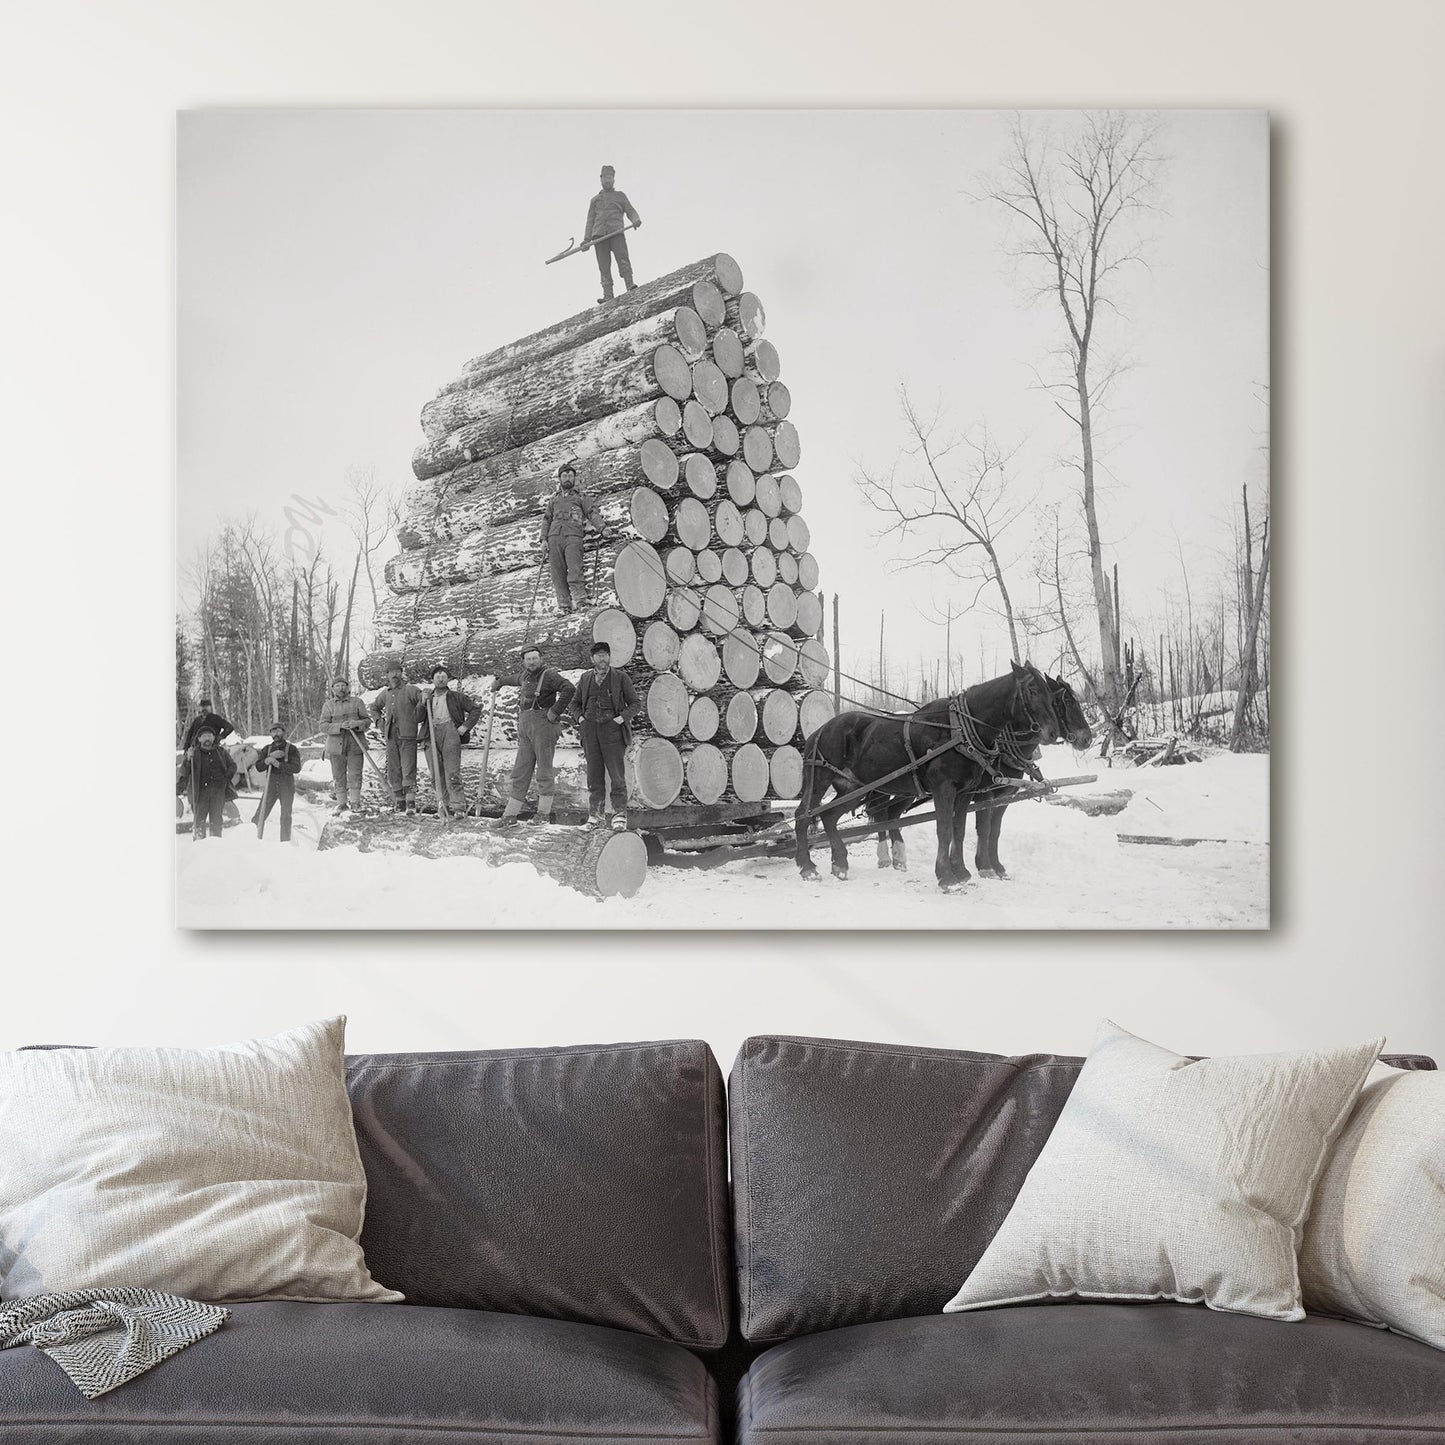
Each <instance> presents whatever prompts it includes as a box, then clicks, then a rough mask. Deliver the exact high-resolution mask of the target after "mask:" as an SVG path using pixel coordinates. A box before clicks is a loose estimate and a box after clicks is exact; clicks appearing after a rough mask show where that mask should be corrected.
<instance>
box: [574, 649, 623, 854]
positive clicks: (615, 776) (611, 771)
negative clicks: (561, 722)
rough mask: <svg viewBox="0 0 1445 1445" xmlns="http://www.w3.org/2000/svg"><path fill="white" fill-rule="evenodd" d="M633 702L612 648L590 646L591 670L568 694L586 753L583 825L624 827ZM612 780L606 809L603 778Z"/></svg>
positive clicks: (605, 790) (605, 788) (605, 786)
mask: <svg viewBox="0 0 1445 1445" xmlns="http://www.w3.org/2000/svg"><path fill="white" fill-rule="evenodd" d="M638 707H639V704H638V701H637V693H636V691H635V690H634V689H633V686H632V680H631V678H629V677H628V676H627V674H626V673H625V672H618V671H617V670H616V669H615V668H614V667H613V666H612V649H611V648H610V647H609V646H608V645H607V644H606V643H605V642H598V643H594V644H593V647H592V671H591V672H588V673H584V674H583V676H582V681H581V682H579V683H578V684H577V691H576V692H575V693H574V694H573V695H572V705H571V708H570V711H571V712H574V713H576V714H577V716H578V717H579V718H580V719H581V729H580V731H581V733H582V751H583V753H585V754H586V757H587V794H588V814H589V816H588V819H587V822H588V825H589V826H590V827H594V828H596V827H600V826H601V825H602V824H603V822H604V821H606V822H609V823H611V825H612V827H613V828H615V829H617V830H618V831H621V830H623V829H625V828H626V827H627V776H626V772H625V769H624V766H623V754H624V752H625V750H626V748H627V744H628V743H629V742H630V741H631V737H632V728H631V726H630V724H631V722H632V719H633V718H634V717H635V716H636V715H637V710H638ZM609 777H610V778H611V779H612V796H611V807H610V808H609V809H608V812H607V817H606V819H605V820H604V818H603V807H604V806H605V804H606V803H607V801H608V797H607V780H608V778H609Z"/></svg>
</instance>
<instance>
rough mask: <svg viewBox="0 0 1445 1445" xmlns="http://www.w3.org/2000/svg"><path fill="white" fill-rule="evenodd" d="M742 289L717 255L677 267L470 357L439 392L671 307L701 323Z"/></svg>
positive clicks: (732, 267)
mask: <svg viewBox="0 0 1445 1445" xmlns="http://www.w3.org/2000/svg"><path fill="white" fill-rule="evenodd" d="M742 285H743V273H742V271H741V270H740V269H739V267H738V263H737V262H736V261H734V260H733V258H732V257H731V256H728V255H725V254H723V253H719V254H718V255H716V256H705V257H704V258H703V259H702V260H700V261H694V262H692V263H691V265H688V266H682V267H679V268H678V269H677V270H676V271H672V272H669V273H668V274H667V275H666V276H660V277H659V278H658V279H657V280H656V281H648V282H646V283H645V284H644V285H641V286H638V287H636V288H635V289H634V290H632V291H628V292H627V293H625V294H624V295H622V296H620V297H618V299H617V300H616V301H613V302H612V303H610V304H609V305H607V306H600V307H599V306H592V307H589V308H588V309H587V310H586V311H579V312H578V313H577V314H576V315H575V316H569V317H568V318H567V319H566V320H565V321H558V322H555V323H554V324H553V325H551V326H547V327H544V328H543V329H542V330H541V331H534V332H532V334H531V335H530V336H523V337H521V338H519V339H518V340H516V341H509V342H507V344H506V345H505V346H498V347H496V348H494V349H493V350H491V351H489V352H487V353H486V354H485V355H483V356H478V357H474V358H473V359H472V360H471V361H469V362H467V364H466V366H465V368H464V369H463V372H462V375H461V376H460V377H458V378H457V380H456V381H453V382H450V383H449V384H448V385H447V386H446V387H443V391H451V390H454V389H461V388H464V387H467V386H470V385H472V384H473V379H474V378H475V379H477V380H480V379H483V378H485V377H486V376H489V375H491V376H495V375H498V374H499V373H501V372H504V371H510V370H511V369H512V368H513V367H516V366H521V365H525V364H527V363H528V362H533V361H539V360H541V359H542V358H543V357H546V356H554V355H556V354H557V353H558V352H559V351H570V350H571V349H572V348H573V347H575V346H580V345H582V344H583V343H584V342H587V341H591V340H592V339H593V338H594V337H597V336H603V335H606V334H607V333H608V332H610V331H616V330H618V329H620V328H622V327H625V326H630V325H632V324H633V323H634V322H636V321H640V320H642V319H643V318H644V317H646V316H651V315H654V314H655V313H657V312H660V311H666V310H668V309H669V308H671V307H675V306H691V307H692V308H693V310H695V311H697V312H698V313H699V315H701V316H702V319H703V320H704V321H706V320H707V315H704V314H703V313H704V312H706V313H707V314H710V315H713V316H716V315H717V312H716V309H715V303H716V298H717V297H718V296H719V294H721V296H722V297H730V296H740V294H741V292H742ZM723 319H725V317H723V318H719V319H717V320H715V321H712V322H711V323H709V324H711V325H713V326H720V325H721V324H722V320H723Z"/></svg>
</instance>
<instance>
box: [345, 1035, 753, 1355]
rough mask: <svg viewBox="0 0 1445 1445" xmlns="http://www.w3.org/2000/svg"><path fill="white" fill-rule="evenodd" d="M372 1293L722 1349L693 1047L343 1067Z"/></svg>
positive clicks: (718, 1272) (722, 1164)
mask: <svg viewBox="0 0 1445 1445" xmlns="http://www.w3.org/2000/svg"><path fill="white" fill-rule="evenodd" d="M347 1078H348V1088H349V1090H350V1094H351V1108H352V1115H353V1118H354V1120H355V1123H356V1135H357V1143H358V1144H359V1146H360V1148H361V1158H362V1162H363V1164H364V1165H365V1166H366V1177H367V1187H368V1195H367V1201H366V1224H365V1228H364V1230H363V1232H362V1236H361V1244H362V1248H363V1249H364V1250H365V1251H366V1260H367V1265H368V1267H369V1268H370V1269H371V1271H372V1275H373V1277H374V1278H376V1279H378V1280H380V1281H383V1282H384V1283H386V1284H388V1285H389V1286H391V1287H392V1288H393V1289H399V1290H401V1291H402V1292H403V1294H405V1295H406V1297H407V1299H408V1300H409V1301H410V1302H411V1303H412V1304H422V1305H446V1306H459V1307H466V1306H469V1307H471V1308H474V1309H483V1310H503V1311H508V1312H513V1313H517V1314H530V1315H541V1316H547V1317H551V1318H556V1319H572V1320H580V1321H585V1322H587V1323H592V1324H601V1325H612V1326H616V1327H617V1328H619V1329H627V1330H636V1331H637V1332H639V1333H641V1334H648V1335H656V1336H659V1337H661V1338H663V1339H670V1340H674V1341H677V1342H678V1343H681V1344H686V1345H693V1346H698V1347H712V1346H716V1345H720V1344H722V1342H723V1341H724V1340H725V1339H726V1338H727V1333H728V1323H729V1318H730V1314H731V1307H730V1290H729V1281H728V1263H729V1244H728V1220H727V1161H726V1155H725V1148H726V1144H725V1139H726V1120H725V1112H724V1111H725V1102H724V1097H723V1084H722V1075H721V1072H720V1070H719V1069H718V1066H717V1061H716V1060H715V1059H714V1058H713V1056H712V1052H711V1050H710V1049H709V1048H708V1046H707V1045H706V1044H705V1043H701V1042H673V1043H645V1044H615V1045H607V1046H599V1047H584V1048H554V1049H509V1050H499V1051H488V1052H482V1051H477V1052H466V1053H431V1054H371V1055H358V1056H355V1057H353V1058H350V1059H348V1060H347Z"/></svg>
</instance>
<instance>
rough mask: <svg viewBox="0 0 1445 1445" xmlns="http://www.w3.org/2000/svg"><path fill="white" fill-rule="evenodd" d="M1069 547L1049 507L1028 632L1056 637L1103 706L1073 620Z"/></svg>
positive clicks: (1057, 515)
mask: <svg viewBox="0 0 1445 1445" xmlns="http://www.w3.org/2000/svg"><path fill="white" fill-rule="evenodd" d="M1070 546H1071V544H1070V542H1069V539H1068V537H1067V534H1066V532H1065V528H1064V522H1063V518H1062V517H1061V516H1060V513H1059V508H1058V507H1057V506H1053V507H1050V508H1049V509H1048V511H1047V512H1046V513H1045V520H1044V524H1043V527H1042V530H1041V535H1040V537H1039V542H1038V555H1037V558H1036V560H1035V564H1034V575H1035V576H1036V577H1037V579H1038V582H1039V605H1038V608H1037V609H1036V610H1035V611H1034V612H1033V613H1032V614H1030V615H1029V617H1028V618H1027V624H1028V630H1029V632H1030V633H1031V634H1032V635H1033V636H1036V637H1049V636H1052V635H1057V636H1059V637H1060V638H1061V639H1062V647H1063V649H1064V650H1065V651H1066V652H1067V655H1068V657H1069V659H1070V661H1072V663H1073V664H1074V666H1075V667H1076V668H1077V669H1078V672H1079V676H1080V677H1082V678H1083V679H1084V686H1085V688H1086V689H1087V691H1088V693H1089V695H1090V696H1091V697H1092V698H1093V700H1094V701H1095V702H1097V703H1099V704H1100V705H1101V706H1103V705H1104V704H1105V703H1106V702H1107V701H1108V699H1106V698H1105V697H1104V696H1103V695H1102V694H1101V693H1100V690H1099V679H1098V677H1097V676H1096V675H1095V674H1094V672H1093V671H1092V670H1091V669H1090V667H1089V665H1088V664H1087V663H1086V662H1085V661H1084V656H1083V653H1082V652H1081V651H1080V649H1079V644H1078V639H1077V637H1076V635H1075V631H1074V624H1073V620H1072V619H1073V617H1074V616H1075V614H1076V612H1077V610H1078V608H1077V604H1076V603H1075V601H1074V600H1073V598H1072V597H1071V596H1070V573H1071V568H1070V561H1069V551H1070Z"/></svg>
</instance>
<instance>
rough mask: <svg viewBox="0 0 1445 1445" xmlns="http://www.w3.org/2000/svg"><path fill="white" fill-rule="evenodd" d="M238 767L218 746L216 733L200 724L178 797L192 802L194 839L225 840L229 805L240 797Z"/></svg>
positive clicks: (178, 785) (183, 769) (185, 760)
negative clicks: (238, 795) (222, 829)
mask: <svg viewBox="0 0 1445 1445" xmlns="http://www.w3.org/2000/svg"><path fill="white" fill-rule="evenodd" d="M235 778H236V765H235V763H233V762H232V761H231V758H230V754H229V753H227V752H226V751H225V749H224V748H219V747H217V746H216V730H215V728H213V727H211V726H210V725H209V724H207V723H200V724H199V725H198V726H197V728H196V732H195V745H194V746H193V747H192V748H191V750H190V751H189V752H188V753H187V754H186V755H185V757H184V758H183V759H182V760H181V770H180V773H179V775H178V776H177V778H176V793H177V794H178V795H179V794H182V793H185V794H188V795H189V796H190V799H191V839H192V841H193V842H196V843H199V842H200V841H201V839H202V838H205V837H208V836H209V837H212V838H219V837H220V836H221V827H222V823H223V821H224V817H225V809H226V804H227V803H229V802H230V801H231V800H232V799H233V798H235V796H236V788H235Z"/></svg>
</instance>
